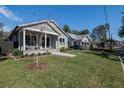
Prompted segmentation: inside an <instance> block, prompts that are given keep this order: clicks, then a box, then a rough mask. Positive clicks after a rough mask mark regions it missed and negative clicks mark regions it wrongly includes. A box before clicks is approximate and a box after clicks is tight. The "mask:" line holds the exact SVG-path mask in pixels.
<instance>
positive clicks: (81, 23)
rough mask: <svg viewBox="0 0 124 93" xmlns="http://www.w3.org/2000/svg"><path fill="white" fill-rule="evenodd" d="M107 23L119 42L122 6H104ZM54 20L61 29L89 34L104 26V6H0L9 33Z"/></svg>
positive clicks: (1, 17)
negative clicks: (23, 27) (65, 27)
mask: <svg viewBox="0 0 124 93" xmlns="http://www.w3.org/2000/svg"><path fill="white" fill-rule="evenodd" d="M106 11H107V17H108V23H109V24H110V31H111V33H112V35H113V38H114V39H118V40H120V38H119V37H118V35H117V32H118V30H119V28H120V26H121V18H122V14H121V12H123V11H124V6H120V5H119V6H106ZM46 19H48V20H55V21H56V22H57V23H58V25H60V26H61V27H62V26H63V25H65V24H67V25H69V27H70V28H71V29H72V30H79V31H81V30H83V29H89V30H90V32H91V31H92V30H93V28H95V27H96V26H97V25H100V24H105V23H106V21H105V14H104V6H102V5H99V6H98V5H96V6H95V5H94V6H93V5H89V6H87V5H81V6H76V5H74V6H69V5H68V6H60V5H58V6H54V5H51V6H49V5H48V6H44V5H41V6H38V5H32V6H29V5H27V6H23V5H17V6H14V5H13V6H12V5H11V6H0V21H1V22H3V23H4V25H5V30H6V31H10V30H12V29H13V28H14V27H15V26H16V25H19V24H23V23H29V22H35V21H41V20H46Z"/></svg>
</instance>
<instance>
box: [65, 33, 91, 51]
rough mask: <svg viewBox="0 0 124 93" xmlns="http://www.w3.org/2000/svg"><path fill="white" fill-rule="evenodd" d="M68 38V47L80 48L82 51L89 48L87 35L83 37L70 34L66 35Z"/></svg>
mask: <svg viewBox="0 0 124 93" xmlns="http://www.w3.org/2000/svg"><path fill="white" fill-rule="evenodd" d="M67 34H68V35H69V36H70V39H68V40H69V47H74V46H81V48H82V49H89V48H90V39H89V36H88V35H87V34H84V35H76V34H72V33H67Z"/></svg>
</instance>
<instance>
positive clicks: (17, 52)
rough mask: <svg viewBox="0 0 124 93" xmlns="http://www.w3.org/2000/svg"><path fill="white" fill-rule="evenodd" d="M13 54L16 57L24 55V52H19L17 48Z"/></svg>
mask: <svg viewBox="0 0 124 93" xmlns="http://www.w3.org/2000/svg"><path fill="white" fill-rule="evenodd" d="M12 54H13V55H14V56H18V55H22V52H21V51H19V50H18V49H17V48H16V49H13V50H12Z"/></svg>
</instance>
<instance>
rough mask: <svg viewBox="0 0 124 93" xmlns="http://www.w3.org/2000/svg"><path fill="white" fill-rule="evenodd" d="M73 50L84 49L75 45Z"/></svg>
mask: <svg viewBox="0 0 124 93" xmlns="http://www.w3.org/2000/svg"><path fill="white" fill-rule="evenodd" d="M72 48H74V49H82V47H81V45H74V46H72Z"/></svg>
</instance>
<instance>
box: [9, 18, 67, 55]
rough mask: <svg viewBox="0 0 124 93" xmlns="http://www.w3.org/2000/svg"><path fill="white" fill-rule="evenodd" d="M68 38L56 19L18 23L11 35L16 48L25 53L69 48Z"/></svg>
mask: <svg viewBox="0 0 124 93" xmlns="http://www.w3.org/2000/svg"><path fill="white" fill-rule="evenodd" d="M68 38H69V35H68V34H67V33H65V32H64V31H63V30H62V29H61V27H60V26H59V25H58V24H57V23H56V22H55V21H54V20H50V21H48V20H44V21H39V22H32V23H27V24H22V25H18V26H16V27H15V28H14V29H13V30H12V32H11V34H10V36H9V39H10V40H11V41H13V42H14V48H18V49H19V50H20V51H23V54H24V55H25V54H31V53H42V52H43V51H46V50H47V51H48V50H49V51H59V49H60V48H61V47H65V48H68V47H69V46H68V42H69V41H68Z"/></svg>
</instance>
